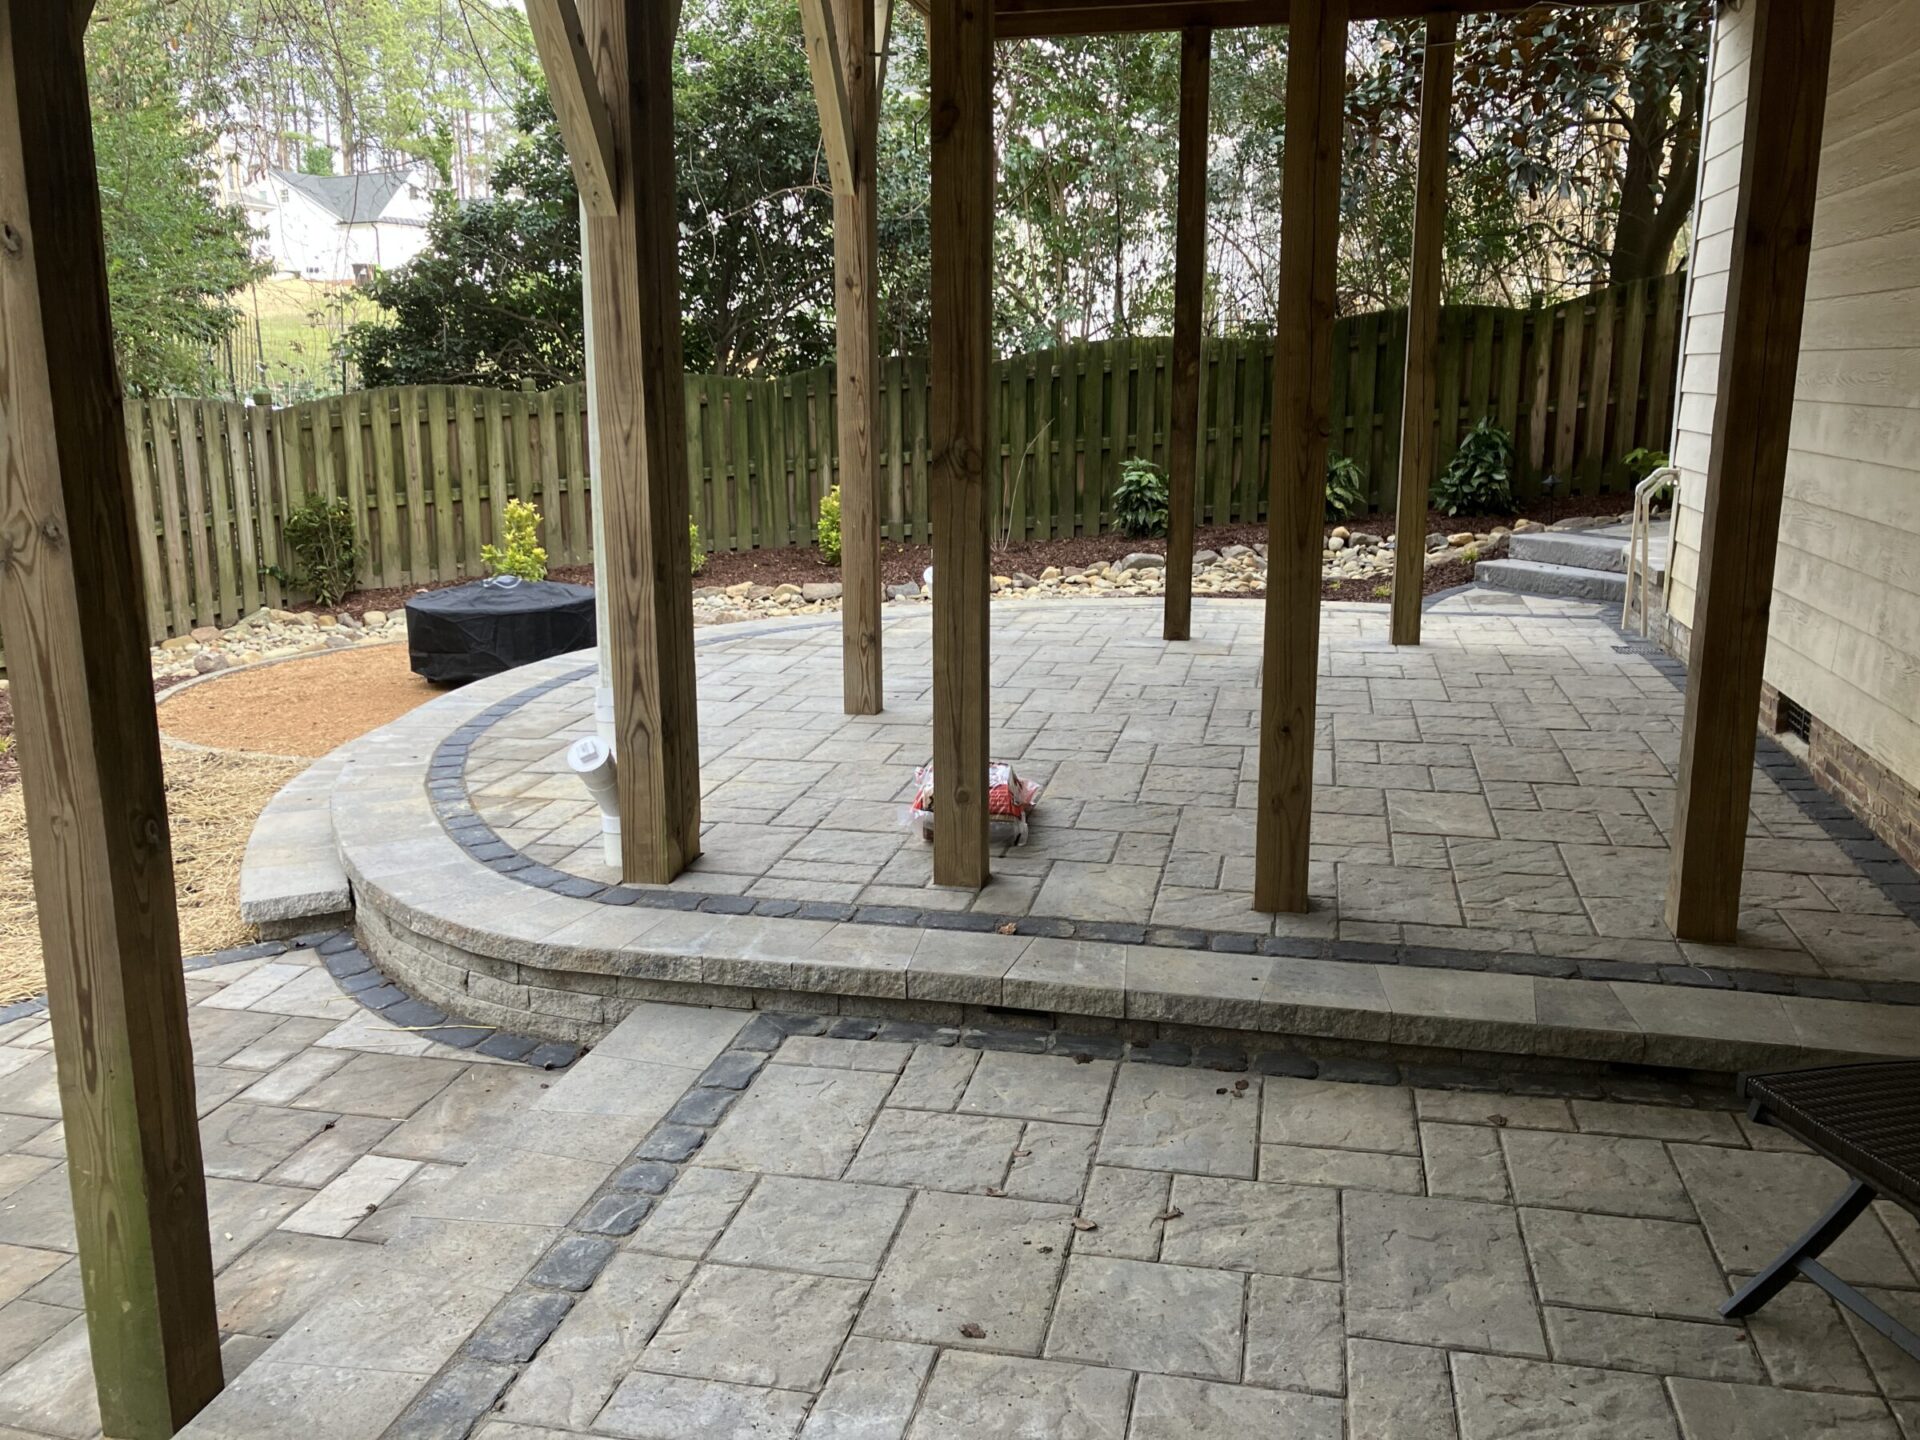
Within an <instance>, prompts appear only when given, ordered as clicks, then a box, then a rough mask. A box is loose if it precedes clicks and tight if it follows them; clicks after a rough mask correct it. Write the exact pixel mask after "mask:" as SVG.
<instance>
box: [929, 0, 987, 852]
mask: <svg viewBox="0 0 1920 1440" xmlns="http://www.w3.org/2000/svg"><path fill="white" fill-rule="evenodd" d="M927 40H928V47H929V50H930V52H931V54H930V60H931V70H932V86H931V104H930V109H931V119H932V130H933V200H932V206H931V209H930V215H931V219H932V233H933V303H932V310H931V313H930V315H929V319H928V326H927V330H928V341H929V345H928V349H929V371H930V374H931V380H932V386H931V391H932V393H931V397H930V399H929V402H928V406H927V443H928V450H929V454H928V462H929V463H928V481H929V489H930V491H931V506H930V509H931V518H932V521H933V777H934V796H933V878H934V883H936V884H939V885H958V886H964V887H967V888H970V889H975V890H977V889H979V888H980V887H981V886H982V885H985V884H986V883H987V878H988V865H987V717H988V703H987V702H988V692H989V688H990V675H989V669H988V660H987V655H988V620H987V596H988V581H989V576H988V573H987V524H988V519H987V517H988V511H989V500H988V494H987V455H988V440H989V436H988V434H987V397H988V395H989V393H990V385H991V382H992V367H993V180H994V173H993V171H994V159H993V11H992V9H991V8H990V6H989V4H988V3H987V0H933V13H932V16H931V18H930V20H929V21H928V25H927Z"/></svg>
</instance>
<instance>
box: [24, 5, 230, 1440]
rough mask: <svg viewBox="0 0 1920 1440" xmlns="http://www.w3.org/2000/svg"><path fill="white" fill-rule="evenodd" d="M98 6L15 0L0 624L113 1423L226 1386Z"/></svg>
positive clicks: (65, 1112) (153, 1421)
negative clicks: (114, 240)
mask: <svg viewBox="0 0 1920 1440" xmlns="http://www.w3.org/2000/svg"><path fill="white" fill-rule="evenodd" d="M91 8H92V7H91V5H90V4H88V3H85V0H57V3H55V0H0V347H3V348H0V452H3V453H0V630H4V632H5V634H6V637H7V658H8V661H9V668H10V672H11V675H12V679H13V706H14V714H15V717H16V724H17V726H18V733H19V742H20V760H21V766H20V780H21V785H22V788H23V790H24V791H25V798H26V808H27V836H28V839H29V842H30V843H31V847H32V854H33V881H34V898H35V901H36V903H37V904H38V907H39V915H40V941H41V950H42V954H43V955H44V957H45V962H46V972H47V992H48V1001H49V1004H50V1008H51V1013H52V1021H53V1038H54V1057H55V1063H56V1066H57V1069H58V1072H59V1080H60V1110H61V1115H62V1116H63V1118H64V1120H65V1122H66V1151H67V1164H68V1172H69V1179H70V1181H71V1184H72V1193H73V1216H74V1228H75V1232H76V1234H77V1236H78V1240H79V1250H80V1281H81V1286H82V1289H83V1291H84V1293H85V1296H86V1306H87V1327H88V1332H89V1336H90V1339H91V1344H92V1355H93V1370H94V1381H95V1384H96V1386H97V1388H98V1390H99V1395H100V1416H101V1422H102V1425H103V1427H104V1429H105V1432H106V1433H107V1434H109V1435H113V1436H119V1437H124V1440H148V1437H159V1436H167V1435H172V1434H173V1433H174V1431H175V1430H177V1429H178V1428H179V1427H180V1426H182V1425H184V1424H186V1422H187V1421H188V1420H190V1419H191V1418H192V1417H193V1416H194V1415H195V1414H197V1413H198V1412H199V1411H200V1409H201V1408H202V1407H203V1406H204V1405H206V1403H207V1402H208V1401H209V1400H211V1399H212V1398H213V1397H214V1396H215V1395H216V1394H218V1393H219V1391H220V1385H221V1373H220V1336H219V1329H218V1325H217V1323H216V1320H215V1314H214V1299H213V1264H212V1260H211V1257H210V1254H209V1248H208V1240H207V1193H206V1182H205V1180H204V1179H203V1178H202V1175H201V1157H200V1131H199V1126H198V1122H197V1121H196V1119H195V1114H194V1081H193V1050H192V1044H191V1042H190V1040H189V1038H188V1035H187V999H186V987H185V984H184V981H183V979H182V974H181V969H180V929H179V919H178V916H177V914H176V912H175V910H174V898H173V897H174V880H173V853H172V849H171V846H170V844H169V839H168V833H167V800H166V787H165V781H164V777H163V775H162V773H161V766H160V734H159V727H158V725H157V724H156V722H155V719H154V710H153V677H152V674H151V671H150V667H149V665H148V662H147V636H146V630H145V614H146V611H145V604H144V599H143V592H142V588H141V579H140V555H139V550H138V548H137V547H136V545H135V540H134V519H133V516H134V508H133V476H132V471H131V468H130V465H129V462H128V455H127V438H126V437H127V431H126V425H125V423H124V420H123V417H122V403H121V395H120V382H119V378H118V376H117V374H116V372H115V368H114V358H113V329H112V321H111V319H110V318H109V314H108V309H107V274H106V247H105V242H104V240H103V239H102V237H101V231H100V200H99V192H98V190H97V188H96V184H95V177H94V156H93V130H92V116H91V113H90V110H89V107H88V102H87V72H86V55H85V50H84V48H83V32H84V30H85V26H86V20H87V15H88V13H89V11H90V10H91Z"/></svg>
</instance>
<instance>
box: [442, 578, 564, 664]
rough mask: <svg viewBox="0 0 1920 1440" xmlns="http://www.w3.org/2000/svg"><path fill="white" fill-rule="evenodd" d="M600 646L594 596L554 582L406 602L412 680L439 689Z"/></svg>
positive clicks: (479, 586) (455, 591)
mask: <svg viewBox="0 0 1920 1440" xmlns="http://www.w3.org/2000/svg"><path fill="white" fill-rule="evenodd" d="M594 643H595V636H594V624H593V590H592V589H591V588H590V587H588V586H586V585H562V584H561V583H559V582H558V581H556V580H531V581H523V582H521V583H520V584H518V585H499V584H491V583H489V582H487V581H484V580H476V581H475V582H474V583H473V584H471V585H456V586H453V587H452V588H450V589H446V590H430V591H428V592H427V593H426V594H424V595H416V596H414V597H413V599H411V600H409V601H408V602H407V650H408V653H409V657H410V659H411V661H412V665H413V673H414V674H416V675H422V676H425V677H426V678H427V679H429V680H432V681H435V682H437V683H440V684H458V683H459V682H461V681H464V680H478V679H481V678H482V677H484V676H487V675H498V674H499V673H500V672H501V671H502V670H511V669H513V668H514V667H516V666H519V665H530V664H532V663H533V662H534V661H535V660H545V659H547V658H549V657H550V656H554V655H565V654H566V653H567V652H568V651H571V650H589V649H591V648H593V645H594Z"/></svg>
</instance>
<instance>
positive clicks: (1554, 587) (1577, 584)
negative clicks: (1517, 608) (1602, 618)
mask: <svg viewBox="0 0 1920 1440" xmlns="http://www.w3.org/2000/svg"><path fill="white" fill-rule="evenodd" d="M1473 578H1474V579H1475V580H1477V581H1478V582H1479V583H1480V584H1482V585H1488V586H1491V587H1493V588H1494V589H1496V590H1513V591H1517V592H1519V593H1520V594H1522V595H1555V596H1559V597H1561V598H1563V599H1567V600H1593V601H1599V602H1603V603H1604V602H1608V601H1611V602H1612V603H1613V604H1616V605H1618V604H1619V603H1620V602H1621V601H1623V600H1625V599H1626V598H1627V577H1626V576H1625V575H1624V574H1621V573H1619V572H1616V571H1611V570H1585V569H1581V568H1579V567H1578V566H1573V565H1550V564H1547V563H1545V562H1543V561H1539V560H1482V561H1481V562H1480V563H1479V564H1477V565H1475V566H1474V567H1473Z"/></svg>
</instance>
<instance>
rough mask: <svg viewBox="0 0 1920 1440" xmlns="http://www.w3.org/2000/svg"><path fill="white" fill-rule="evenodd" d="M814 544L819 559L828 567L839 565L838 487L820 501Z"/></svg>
mask: <svg viewBox="0 0 1920 1440" xmlns="http://www.w3.org/2000/svg"><path fill="white" fill-rule="evenodd" d="M813 537H814V543H815V544H816V545H818V546H819V547H820V559H821V561H822V562H823V563H825V564H828V565H838V564H839V563H840V487H839V486H838V485H836V486H834V487H833V488H832V489H831V490H829V491H828V492H827V493H826V495H825V496H824V497H823V498H822V499H821V501H820V522H819V523H818V524H817V525H815V526H814V527H813Z"/></svg>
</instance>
